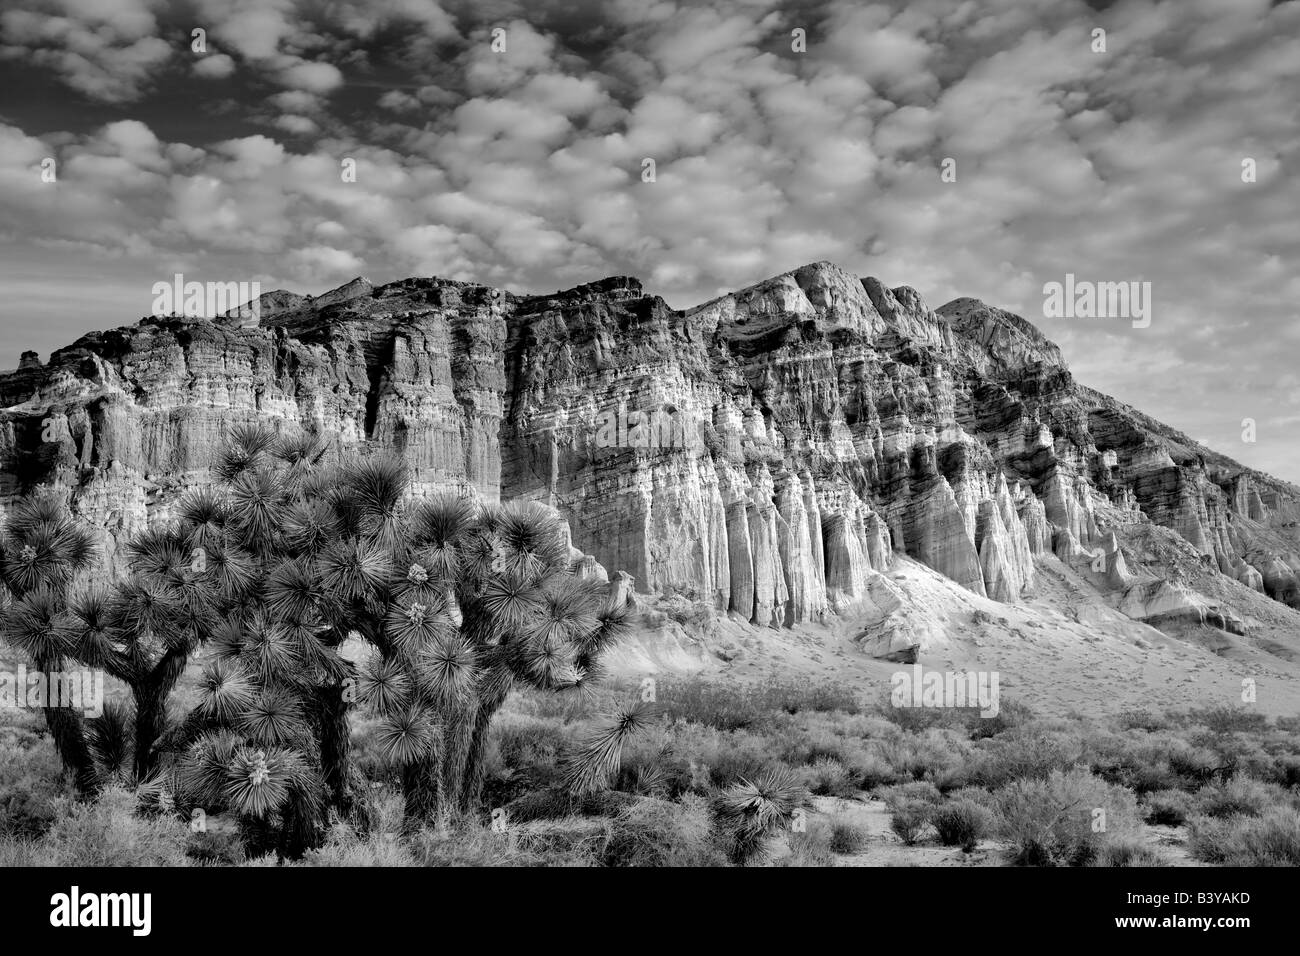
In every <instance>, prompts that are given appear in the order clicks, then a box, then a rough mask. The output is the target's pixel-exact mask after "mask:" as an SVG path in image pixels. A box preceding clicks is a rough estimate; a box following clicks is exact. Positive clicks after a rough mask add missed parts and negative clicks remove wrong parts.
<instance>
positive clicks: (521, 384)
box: [0, 263, 1300, 627]
mask: <svg viewBox="0 0 1300 956" xmlns="http://www.w3.org/2000/svg"><path fill="white" fill-rule="evenodd" d="M261 306H262V307H261V314H260V318H259V319H258V320H257V321H255V322H253V321H249V320H244V319H238V318H234V317H232V318H230V319H225V318H222V319H218V320H216V321H202V320H187V319H181V318H148V319H145V320H142V321H141V322H140V323H138V324H137V325H134V326H130V327H126V328H121V329H116V330H113V331H110V332H102V333H93V334H90V335H87V336H85V337H83V338H82V339H80V340H79V341H77V342H75V343H73V344H72V345H71V346H69V347H67V348H65V349H62V350H60V351H58V352H56V353H54V354H53V355H52V356H51V357H50V359H49V361H48V362H46V363H44V364H41V363H40V362H39V361H38V360H37V359H36V357H34V356H30V355H28V356H24V360H23V363H22V366H21V367H20V368H19V369H17V370H16V371H12V372H9V373H6V374H3V375H0V406H3V410H0V501H3V500H9V499H12V497H13V496H15V495H18V494H21V493H23V492H24V491H27V490H30V489H32V488H34V487H36V486H38V485H48V486H54V487H57V488H60V489H63V490H64V491H66V492H67V494H68V495H69V498H70V500H71V501H72V503H73V506H74V507H75V508H76V509H77V510H78V511H79V512H80V513H81V514H82V515H84V516H85V517H86V518H87V519H89V520H90V521H92V522H93V523H94V524H95V525H97V526H98V527H99V528H101V529H102V534H103V541H104V545H105V549H106V553H107V555H108V557H109V559H110V560H111V559H112V556H113V553H114V550H115V548H116V546H117V543H118V542H119V541H120V540H121V539H122V537H123V536H124V535H127V534H130V533H132V532H133V531H136V530H139V529H140V528H142V527H144V526H146V525H147V524H148V523H149V522H150V521H155V520H164V519H165V518H166V517H167V515H168V509H169V507H170V505H171V503H172V502H174V501H175V499H176V497H177V495H178V494H179V493H180V492H181V491H183V489H184V488H186V487H190V486H193V485H196V484H201V483H203V482H205V481H206V480H207V476H206V469H207V466H208V464H209V463H210V462H211V460H212V456H213V454H214V452H215V450H216V449H217V447H218V446H219V444H220V441H221V438H222V435H223V434H224V433H225V431H226V430H228V429H229V427H230V426H231V425H233V424H235V423H238V422H243V421H252V420H262V421H267V422H270V423H272V424H273V425H274V426H275V427H277V428H279V429H282V430H298V429H309V430H312V431H314V432H316V433H318V434H320V435H321V436H323V437H324V438H325V439H326V440H327V441H328V442H329V443H330V445H331V446H332V448H333V449H334V451H335V453H337V454H341V455H343V454H369V453H376V452H383V453H393V454H397V455H400V456H402V457H403V458H404V459H405V460H406V461H407V463H408V464H409V465H410V467H411V469H412V474H413V475H414V476H415V479H416V492H417V493H418V494H425V493H430V492H433V491H436V490H441V489H455V490H458V491H460V492H461V493H464V494H471V495H475V496H479V497H481V498H484V499H488V500H496V499H498V498H515V497H524V498H530V499H534V500H537V501H540V502H543V503H546V504H548V505H550V506H552V507H554V508H555V509H557V510H558V511H559V512H560V513H561V514H563V515H564V516H565V518H566V519H567V520H568V522H569V525H570V530H571V533H572V540H573V544H574V546H575V547H576V548H577V549H579V550H580V551H582V552H583V553H584V554H586V555H589V556H591V559H594V561H589V564H595V563H598V564H599V565H600V566H602V568H603V569H606V570H607V571H608V572H609V573H611V574H612V573H613V572H615V571H622V572H625V573H626V574H629V575H631V576H632V578H633V580H634V587H635V588H636V590H638V591H641V592H653V593H656V594H660V595H669V596H671V595H681V596H684V597H686V598H689V599H692V600H696V601H703V602H707V603H708V604H711V605H712V606H713V607H714V608H716V609H717V610H718V611H729V612H732V613H734V614H736V615H739V616H740V617H741V618H743V619H744V620H747V621H750V622H753V623H755V624H758V625H770V626H774V627H788V626H794V625H798V624H800V623H802V622H809V621H820V620H825V619H826V618H827V616H828V615H831V614H842V615H851V614H853V612H854V608H855V607H857V606H860V605H861V606H875V605H877V604H878V603H879V600H880V595H881V594H882V593H883V592H882V588H885V587H886V585H885V583H884V582H882V580H881V572H883V571H886V570H887V569H888V567H889V565H890V561H891V555H892V554H893V553H894V552H905V553H907V554H909V555H911V556H913V557H915V558H917V559H918V560H920V561H923V562H924V563H925V564H927V565H929V566H930V567H932V568H934V569H935V570H937V571H939V572H941V573H942V574H944V575H946V576H947V577H949V578H951V579H952V580H954V581H956V582H957V583H959V584H961V585H962V586H964V587H966V588H968V589H970V590H971V591H973V592H975V593H977V594H980V595H985V596H987V597H989V598H992V599H994V600H996V601H1003V602H1015V601H1018V600H1021V599H1022V598H1023V597H1024V596H1026V595H1029V594H1032V593H1033V590H1034V587H1035V577H1036V569H1035V561H1036V559H1037V558H1039V557H1040V556H1043V555H1048V554H1054V553H1060V552H1061V550H1062V549H1064V550H1065V552H1066V553H1067V554H1068V555H1073V556H1078V555H1083V556H1088V555H1092V554H1102V555H1105V554H1110V555H1112V557H1111V558H1110V563H1111V570H1110V572H1108V573H1110V574H1111V577H1112V578H1114V580H1115V581H1116V582H1118V583H1116V587H1117V588H1120V587H1125V588H1127V587H1130V586H1131V585H1132V580H1131V579H1132V574H1131V573H1130V569H1128V568H1127V567H1124V568H1123V569H1119V568H1118V564H1119V563H1122V552H1120V545H1119V543H1118V539H1115V537H1114V536H1115V533H1116V531H1117V530H1118V531H1124V530H1125V529H1129V528H1133V527H1136V526H1140V525H1142V524H1144V523H1154V524H1156V525H1163V526H1165V527H1167V528H1170V529H1173V530H1174V531H1176V532H1177V533H1178V534H1179V535H1180V536H1181V537H1182V539H1184V540H1185V541H1186V543H1187V545H1188V547H1189V548H1191V549H1193V550H1194V551H1195V552H1196V553H1197V554H1198V555H1199V556H1200V558H1201V560H1202V561H1204V562H1206V563H1208V564H1209V565H1212V566H1213V567H1214V568H1215V569H1217V571H1218V572H1219V573H1221V574H1223V575H1226V576H1228V577H1230V578H1232V579H1233V580H1235V581H1237V582H1240V583H1241V584H1243V585H1245V586H1247V587H1250V588H1252V589H1254V590H1257V591H1261V592H1263V593H1265V594H1267V595H1269V596H1270V597H1273V598H1275V599H1276V600H1278V601H1282V602H1284V603H1286V604H1289V605H1291V606H1293V607H1300V579H1298V577H1297V575H1298V574H1300V547H1298V546H1297V537H1298V535H1297V522H1298V521H1300V489H1297V488H1295V487H1294V486H1291V485H1288V484H1285V483H1283V482H1280V481H1277V480H1275V479H1272V478H1269V477H1268V476H1264V475H1261V474H1258V473H1255V472H1252V471H1250V470H1249V469H1246V468H1244V467H1242V466H1241V465H1238V464H1237V463H1235V462H1233V461H1231V460H1230V459H1227V458H1225V457H1223V456H1221V455H1217V454H1215V453H1213V452H1211V451H1210V450H1209V449H1206V448H1204V447H1202V446H1199V445H1197V444H1196V443H1194V442H1192V441H1190V440H1189V439H1187V438H1186V436H1183V435H1181V434H1179V433H1178V432H1176V431H1174V430H1173V429H1170V428H1168V427H1166V426H1164V425H1161V424H1160V423H1158V422H1155V421H1154V420H1152V419H1150V418H1148V417H1147V416H1144V415H1142V414H1141V413H1139V412H1137V411H1135V410H1133V409H1131V408H1129V407H1127V406H1125V405H1123V404H1121V403H1119V402H1117V401H1115V400H1113V399H1111V398H1109V397H1107V396H1104V395H1101V394H1099V393H1096V392H1093V391H1091V390H1089V389H1087V388H1085V387H1083V386H1080V385H1078V384H1077V383H1076V382H1075V381H1074V380H1073V378H1072V376H1071V374H1070V372H1069V370H1068V368H1067V367H1066V364H1065V362H1064V360H1063V359H1062V356H1061V354H1060V351H1059V349H1058V348H1057V347H1056V346H1055V345H1053V344H1052V343H1051V342H1049V341H1047V340H1046V339H1045V338H1044V337H1043V336H1042V335H1041V334H1040V333H1039V332H1038V331H1037V330H1036V329H1035V328H1034V327H1033V326H1032V325H1031V324H1029V323H1028V322H1026V321H1025V320H1023V319H1021V318H1019V317H1017V316H1014V315H1011V314H1010V313H1007V312H1005V311H1002V310H1000V309H996V308H993V307H990V306H987V305H985V304H983V303H981V302H978V301H976V300H972V299H958V300H956V301H954V302H950V303H948V304H947V305H945V306H943V307H941V308H940V309H939V310H937V311H933V310H931V309H929V308H928V307H927V306H926V304H925V303H924V301H923V300H922V299H921V297H920V295H919V294H917V293H916V292H915V291H914V290H912V289H909V288H906V287H900V288H895V289H890V288H887V287H886V286H884V285H883V284H882V283H880V282H879V281H878V280H876V279H873V278H866V279H861V280H860V279H858V278H856V277H854V276H851V275H849V274H848V273H846V272H844V271H842V270H840V269H839V268H837V267H836V266H833V265H831V264H829V263H814V264H811V265H808V266H805V267H803V268H801V269H798V270H795V271H793V272H789V273H786V274H784V275H781V276H777V277H775V278H773V279H770V280H767V281H765V282H762V283H759V284H758V285H755V286H752V287H750V288H747V289H744V290H741V291H739V292H735V293H732V294H730V295H726V296H723V297H721V298H719V299H716V300H714V301H712V302H709V303H706V304H704V305H701V306H699V307H697V308H694V309H691V310H688V311H686V312H680V311H675V310H673V309H671V308H669V307H668V306H667V304H666V303H664V301H663V300H662V299H660V298H658V297H657V296H653V295H646V294H645V293H644V291H643V289H642V288H641V285H640V283H639V282H637V281H636V280H635V279H630V278H625V277H615V278H610V279H605V280H602V281H599V282H595V283H591V284H589V285H585V286H580V287H578V288H576V289H570V290H567V291H563V292H557V293H555V294H553V295H533V296H515V295H512V294H509V293H506V292H503V291H502V290H498V289H492V288H489V287H486V286H480V285H474V284H469V283H459V282H450V281H444V280H439V279H407V280H403V281H401V282H395V283H391V284H388V285H384V286H379V287H375V286H372V285H371V284H370V283H369V282H367V281H366V280H364V279H358V280H354V281H353V282H351V283H348V284H347V285H345V286H343V287H340V289H336V290H333V291H332V292H330V293H327V294H325V295H322V296H319V297H316V298H312V297H305V296H298V295H294V294H291V293H285V292H274V293H268V294H267V295H266V296H263V299H262V304H261ZM1115 554H1119V555H1120V557H1119V558H1114V557H1113V555H1115ZM1102 560H1105V558H1104V557H1103V559H1102ZM1139 570H1140V569H1139ZM592 573H595V572H594V571H593V572H592ZM1125 575H1128V576H1129V577H1125Z"/></svg>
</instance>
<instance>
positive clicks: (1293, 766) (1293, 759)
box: [1277, 754, 1300, 788]
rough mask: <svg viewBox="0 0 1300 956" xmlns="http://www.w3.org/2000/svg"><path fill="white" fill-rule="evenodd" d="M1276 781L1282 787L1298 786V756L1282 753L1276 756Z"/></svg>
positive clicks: (1299, 761)
mask: <svg viewBox="0 0 1300 956" xmlns="http://www.w3.org/2000/svg"><path fill="white" fill-rule="evenodd" d="M1277 775H1278V783H1280V784H1281V785H1282V786H1284V787H1288V788H1291V787H1300V756H1297V755H1295V754H1283V755H1282V756H1280V757H1278V758H1277Z"/></svg>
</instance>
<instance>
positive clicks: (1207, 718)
mask: <svg viewBox="0 0 1300 956" xmlns="http://www.w3.org/2000/svg"><path fill="white" fill-rule="evenodd" d="M1187 719H1188V720H1189V721H1190V722H1191V723H1194V724H1199V725H1200V726H1202V727H1204V728H1206V729H1207V730H1209V731H1210V732H1211V733H1215V734H1231V733H1245V734H1260V733H1263V732H1264V731H1265V730H1267V729H1268V717H1266V716H1265V715H1264V714H1261V713H1259V712H1258V711H1255V710H1247V709H1246V708H1244V707H1230V706H1227V705H1225V704H1218V705H1215V706H1213V707H1201V708H1193V709H1192V710H1190V711H1188V712H1187Z"/></svg>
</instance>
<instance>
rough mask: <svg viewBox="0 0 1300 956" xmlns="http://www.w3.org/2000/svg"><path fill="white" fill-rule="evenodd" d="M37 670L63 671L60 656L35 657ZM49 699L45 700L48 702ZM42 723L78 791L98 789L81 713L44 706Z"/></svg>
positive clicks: (47, 672)
mask: <svg viewBox="0 0 1300 956" xmlns="http://www.w3.org/2000/svg"><path fill="white" fill-rule="evenodd" d="M34 663H35V664H36V668H37V670H39V671H40V672H41V673H43V674H46V675H50V674H58V673H60V672H61V671H62V670H63V663H64V662H63V659H62V658H58V657H55V658H45V659H42V658H37V659H36V660H35V662H34ZM49 703H50V701H48V700H47V701H46V704H47V705H48V704H49ZM44 710H45V725H46V726H47V727H48V728H49V729H50V736H51V737H52V738H54V749H55V750H57V751H58V754H59V757H60V758H61V759H62V761H63V766H64V767H66V768H67V769H68V770H69V771H71V773H72V776H73V782H74V784H75V786H76V788H77V791H78V792H79V793H83V794H92V793H94V792H95V791H96V790H97V789H98V786H99V784H98V780H97V779H96V776H95V762H94V760H93V759H92V758H91V756H90V747H89V746H88V745H87V744H86V736H85V734H84V733H83V731H82V719H81V715H80V714H78V713H76V712H75V711H72V710H69V709H68V708H66V707H50V706H46V707H45V708H44Z"/></svg>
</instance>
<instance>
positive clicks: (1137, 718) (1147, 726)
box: [1115, 708, 1171, 731]
mask: <svg viewBox="0 0 1300 956" xmlns="http://www.w3.org/2000/svg"><path fill="white" fill-rule="evenodd" d="M1115 722H1116V723H1117V724H1118V725H1119V726H1120V727H1121V728H1123V729H1124V730H1148V731H1150V730H1165V729H1166V728H1168V727H1169V726H1171V722H1170V720H1169V718H1168V717H1164V716H1160V715H1158V714H1153V713H1151V711H1149V710H1146V709H1145V708H1138V709H1135V710H1126V711H1123V712H1122V713H1121V714H1120V715H1119V716H1118V717H1117V718H1115Z"/></svg>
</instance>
